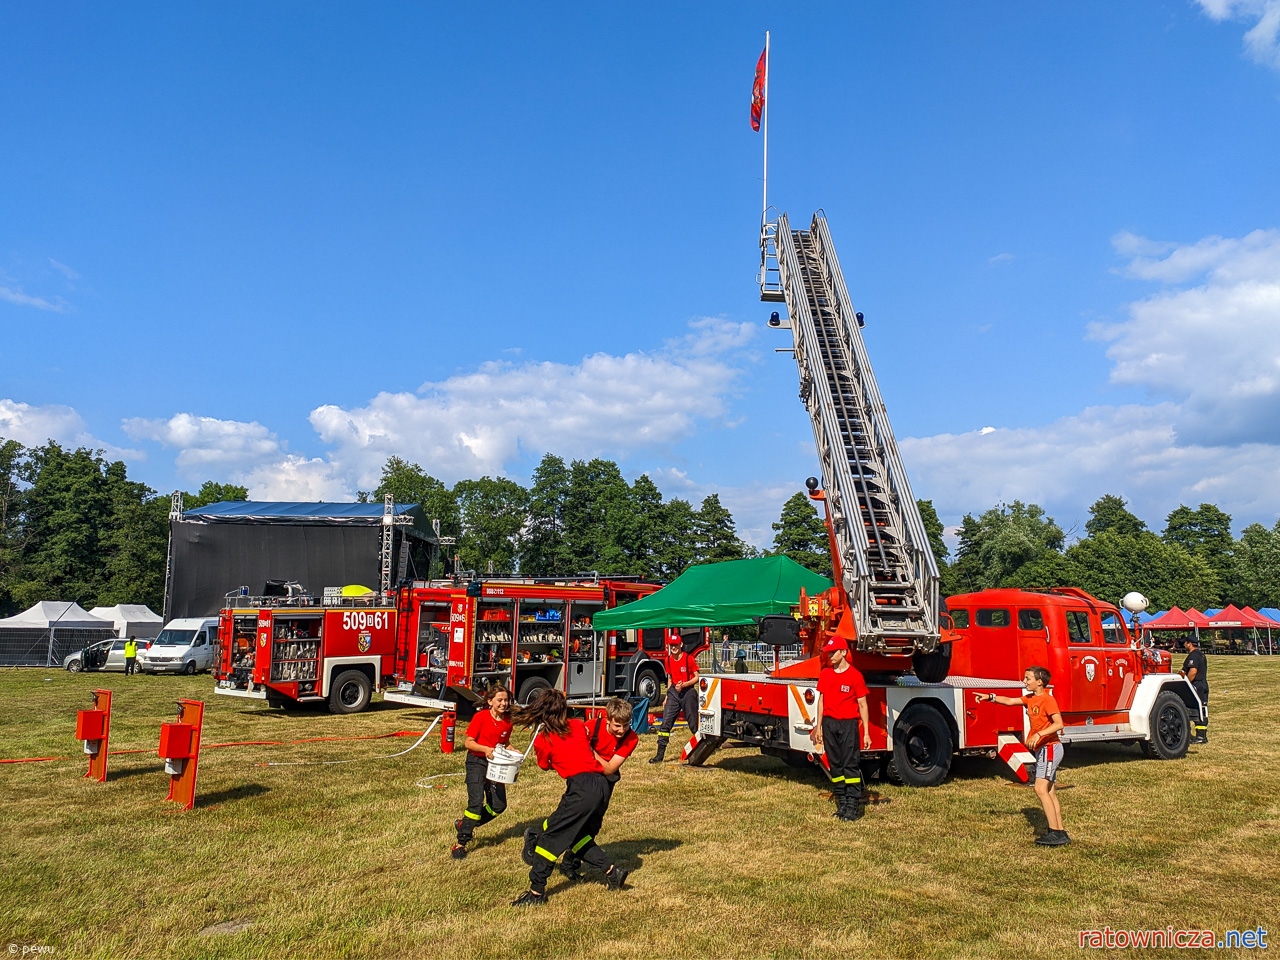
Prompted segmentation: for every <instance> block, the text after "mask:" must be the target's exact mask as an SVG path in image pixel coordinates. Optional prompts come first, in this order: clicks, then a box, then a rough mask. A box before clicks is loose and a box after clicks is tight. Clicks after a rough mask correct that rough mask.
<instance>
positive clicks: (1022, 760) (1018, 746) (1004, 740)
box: [996, 733, 1036, 783]
mask: <svg viewBox="0 0 1280 960" xmlns="http://www.w3.org/2000/svg"><path fill="white" fill-rule="evenodd" d="M996 743H997V744H998V746H999V749H998V750H997V751H996V752H997V753H999V754H1000V759H1001V760H1003V761H1004V762H1005V763H1007V764H1008V765H1009V769H1010V770H1012V771H1013V774H1014V776H1016V777H1017V778H1018V779H1019V780H1021V781H1022V782H1023V783H1026V782H1027V781H1028V780H1030V779H1031V777H1030V775H1029V774H1028V773H1027V764H1028V763H1035V762H1036V758H1035V757H1034V756H1033V755H1032V754H1031V753H1029V752H1028V751H1027V748H1026V747H1025V746H1023V745H1022V741H1021V740H1019V739H1018V738H1017V737H1015V736H1014V735H1013V734H1011V733H1002V734H1000V735H999V736H998V737H996Z"/></svg>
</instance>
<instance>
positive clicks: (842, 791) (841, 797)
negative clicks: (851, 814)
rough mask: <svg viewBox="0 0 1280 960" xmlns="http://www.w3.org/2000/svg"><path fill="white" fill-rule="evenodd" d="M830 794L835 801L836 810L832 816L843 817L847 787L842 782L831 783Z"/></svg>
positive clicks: (846, 799) (846, 800)
mask: <svg viewBox="0 0 1280 960" xmlns="http://www.w3.org/2000/svg"><path fill="white" fill-rule="evenodd" d="M831 795H832V796H833V797H834V798H835V801H836V812H835V813H833V814H832V816H833V817H838V818H843V817H844V808H845V804H847V803H848V802H849V794H848V787H846V786H845V785H844V784H843V783H833V784H832V785H831Z"/></svg>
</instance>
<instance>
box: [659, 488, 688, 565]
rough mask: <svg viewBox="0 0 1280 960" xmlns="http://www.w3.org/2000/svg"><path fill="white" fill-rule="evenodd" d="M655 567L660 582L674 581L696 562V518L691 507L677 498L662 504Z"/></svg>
mask: <svg viewBox="0 0 1280 960" xmlns="http://www.w3.org/2000/svg"><path fill="white" fill-rule="evenodd" d="M659 519H660V525H659V533H658V550H657V555H656V562H655V564H654V567H655V574H656V577H657V579H659V580H674V579H675V578H676V577H678V576H680V574H681V573H683V572H684V569H685V568H686V567H687V566H689V565H690V564H691V563H694V562H696V561H697V558H698V557H697V530H698V515H697V511H696V510H694V509H693V504H691V503H690V502H689V501H688V500H682V499H680V498H679V497H676V498H674V499H672V500H668V501H667V502H666V503H664V504H663V505H662V512H661V514H660V518H659Z"/></svg>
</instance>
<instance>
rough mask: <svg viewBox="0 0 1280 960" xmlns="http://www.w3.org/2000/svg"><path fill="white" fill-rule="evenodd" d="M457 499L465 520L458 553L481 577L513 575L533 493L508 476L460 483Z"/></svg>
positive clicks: (470, 568)
mask: <svg viewBox="0 0 1280 960" xmlns="http://www.w3.org/2000/svg"><path fill="white" fill-rule="evenodd" d="M453 496H454V499H455V500H456V501H457V503H458V508H459V511H460V513H461V517H462V535H461V536H460V537H459V538H458V554H459V555H460V556H461V557H462V566H463V568H464V569H467V570H474V571H476V572H477V573H480V574H482V575H483V574H487V573H489V572H490V571H492V572H493V573H498V574H504V573H505V574H509V573H513V572H514V571H515V568H516V556H517V553H518V551H519V547H520V535H521V533H522V532H523V530H524V528H525V524H526V522H527V521H528V517H529V491H528V490H526V489H525V488H524V487H522V486H520V484H518V483H516V482H515V481H514V480H508V479H506V478H505V477H498V478H497V479H494V478H493V477H481V478H480V479H479V480H459V481H458V482H457V483H455V484H454V485H453Z"/></svg>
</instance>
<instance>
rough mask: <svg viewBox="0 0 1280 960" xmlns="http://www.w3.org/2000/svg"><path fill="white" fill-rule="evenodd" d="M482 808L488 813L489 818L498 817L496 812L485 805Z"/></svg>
mask: <svg viewBox="0 0 1280 960" xmlns="http://www.w3.org/2000/svg"><path fill="white" fill-rule="evenodd" d="M484 808H485V809H486V810H488V811H489V816H491V817H496V816H497V815H498V811H497V810H495V809H493V807H491V806H489V805H488V804H487V803H486V804H485V805H484Z"/></svg>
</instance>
